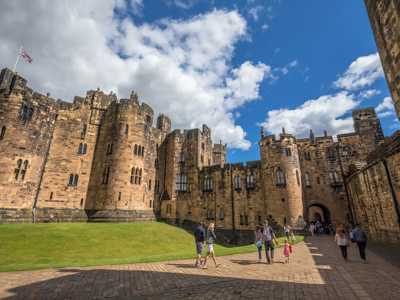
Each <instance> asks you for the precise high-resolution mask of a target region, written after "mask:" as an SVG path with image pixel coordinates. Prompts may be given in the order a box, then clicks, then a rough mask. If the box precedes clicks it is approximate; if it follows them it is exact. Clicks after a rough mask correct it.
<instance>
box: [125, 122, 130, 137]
mask: <svg viewBox="0 0 400 300" xmlns="http://www.w3.org/2000/svg"><path fill="white" fill-rule="evenodd" d="M128 133H129V125H128V124H125V135H128Z"/></svg>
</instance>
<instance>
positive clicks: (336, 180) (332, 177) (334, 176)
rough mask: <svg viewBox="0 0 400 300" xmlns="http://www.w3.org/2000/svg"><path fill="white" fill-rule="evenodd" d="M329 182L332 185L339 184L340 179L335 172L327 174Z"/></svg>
mask: <svg viewBox="0 0 400 300" xmlns="http://www.w3.org/2000/svg"><path fill="white" fill-rule="evenodd" d="M329 180H330V182H331V183H332V184H336V183H340V179H339V176H338V174H337V172H336V171H331V172H329Z"/></svg>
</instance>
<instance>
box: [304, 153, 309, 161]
mask: <svg viewBox="0 0 400 300" xmlns="http://www.w3.org/2000/svg"><path fill="white" fill-rule="evenodd" d="M304 159H305V160H311V153H310V152H309V151H305V152H304Z"/></svg>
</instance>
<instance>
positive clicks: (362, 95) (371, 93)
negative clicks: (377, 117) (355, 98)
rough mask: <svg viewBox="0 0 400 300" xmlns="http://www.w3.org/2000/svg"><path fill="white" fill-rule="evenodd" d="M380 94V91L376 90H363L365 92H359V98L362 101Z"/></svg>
mask: <svg viewBox="0 0 400 300" xmlns="http://www.w3.org/2000/svg"><path fill="white" fill-rule="evenodd" d="M380 93H381V91H379V90H376V89H371V90H365V91H361V92H360V94H359V97H360V98H362V99H369V98H372V97H375V96H377V95H379V94H380Z"/></svg>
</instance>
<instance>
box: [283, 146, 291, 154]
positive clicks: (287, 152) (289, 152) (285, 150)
mask: <svg viewBox="0 0 400 300" xmlns="http://www.w3.org/2000/svg"><path fill="white" fill-rule="evenodd" d="M283 153H284V154H285V155H286V156H292V149H290V148H283Z"/></svg>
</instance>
